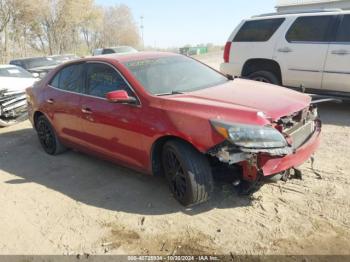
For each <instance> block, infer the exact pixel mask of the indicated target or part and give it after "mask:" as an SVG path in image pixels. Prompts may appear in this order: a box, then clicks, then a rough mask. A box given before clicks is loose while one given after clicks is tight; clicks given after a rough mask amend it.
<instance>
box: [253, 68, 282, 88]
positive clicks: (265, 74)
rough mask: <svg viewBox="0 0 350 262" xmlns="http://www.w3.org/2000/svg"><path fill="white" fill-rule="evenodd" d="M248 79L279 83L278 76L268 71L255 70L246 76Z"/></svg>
mask: <svg viewBox="0 0 350 262" xmlns="http://www.w3.org/2000/svg"><path fill="white" fill-rule="evenodd" d="M248 78H249V79H251V80H254V81H258V82H264V83H269V84H274V85H280V84H281V83H280V81H279V79H278V77H277V76H276V75H275V74H274V73H272V72H269V71H256V72H254V73H252V74H250V75H249V76H248Z"/></svg>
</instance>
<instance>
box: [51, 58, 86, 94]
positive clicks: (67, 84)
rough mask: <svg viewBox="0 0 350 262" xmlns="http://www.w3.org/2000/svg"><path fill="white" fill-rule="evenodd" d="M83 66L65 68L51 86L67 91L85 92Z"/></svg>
mask: <svg viewBox="0 0 350 262" xmlns="http://www.w3.org/2000/svg"><path fill="white" fill-rule="evenodd" d="M83 66H84V65H83V64H76V65H70V66H67V67H65V68H63V69H62V70H61V71H60V72H59V73H58V74H56V76H55V77H54V78H53V79H52V80H51V82H50V85H51V86H53V87H55V88H58V89H62V90H65V91H70V92H75V93H82V92H83Z"/></svg>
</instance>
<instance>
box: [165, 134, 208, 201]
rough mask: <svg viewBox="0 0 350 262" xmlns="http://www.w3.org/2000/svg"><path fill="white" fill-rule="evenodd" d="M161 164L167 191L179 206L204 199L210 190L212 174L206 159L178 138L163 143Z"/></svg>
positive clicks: (205, 199) (206, 198)
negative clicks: (168, 189)
mask: <svg viewBox="0 0 350 262" xmlns="http://www.w3.org/2000/svg"><path fill="white" fill-rule="evenodd" d="M162 165H163V169H164V173H165V176H166V178H167V180H168V183H169V187H170V191H171V192H172V193H173V195H174V197H175V199H176V200H177V201H179V202H180V203H181V204H182V205H184V206H186V207H189V206H194V205H197V204H200V203H203V202H206V201H207V200H208V199H209V198H210V195H211V193H212V191H213V176H212V173H211V168H210V165H209V162H208V159H207V158H206V157H205V156H204V155H203V154H201V153H200V152H198V151H197V150H196V149H194V148H193V147H192V146H191V145H189V144H186V143H185V142H182V141H177V140H171V141H169V142H167V143H165V145H164V147H163V151H162Z"/></svg>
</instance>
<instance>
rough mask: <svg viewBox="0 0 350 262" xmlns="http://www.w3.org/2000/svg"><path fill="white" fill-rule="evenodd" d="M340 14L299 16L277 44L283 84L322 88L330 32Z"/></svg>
mask: <svg viewBox="0 0 350 262" xmlns="http://www.w3.org/2000/svg"><path fill="white" fill-rule="evenodd" d="M336 18H337V16H332V15H322V16H320V15H318V16H304V17H298V18H297V19H296V20H295V21H294V22H293V23H292V25H291V27H290V28H289V30H288V31H287V33H286V35H285V37H282V38H281V40H280V42H279V43H278V44H277V46H276V51H275V59H276V60H277V61H278V62H279V64H280V66H281V70H282V77H283V85H285V86H290V87H301V86H302V87H305V88H312V89H320V88H321V86H322V75H323V69H324V64H325V59H326V56H327V51H328V47H329V41H330V37H331V32H332V30H333V26H334V24H335V21H336Z"/></svg>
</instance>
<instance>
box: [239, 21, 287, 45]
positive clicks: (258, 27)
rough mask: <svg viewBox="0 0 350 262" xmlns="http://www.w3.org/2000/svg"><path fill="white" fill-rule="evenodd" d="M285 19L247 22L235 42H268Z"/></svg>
mask: <svg viewBox="0 0 350 262" xmlns="http://www.w3.org/2000/svg"><path fill="white" fill-rule="evenodd" d="M284 20H285V19H284V18H274V19H264V20H254V21H247V22H245V23H244V24H243V26H242V27H241V29H240V30H239V31H238V33H237V35H236V37H235V38H234V39H233V42H265V41H268V40H269V39H270V38H271V37H272V36H273V34H274V33H275V32H276V31H277V29H278V28H279V27H280V26H281V24H282V23H283V22H284Z"/></svg>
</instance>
